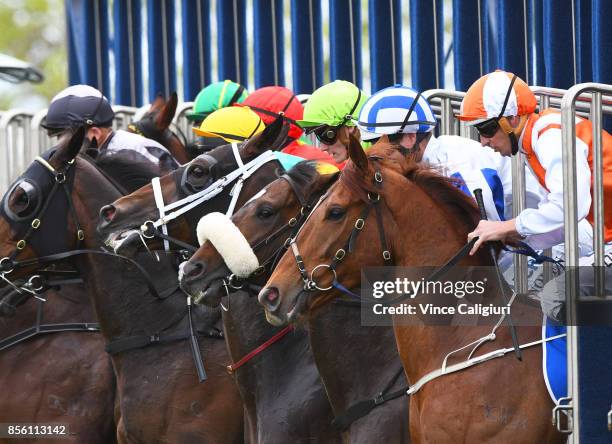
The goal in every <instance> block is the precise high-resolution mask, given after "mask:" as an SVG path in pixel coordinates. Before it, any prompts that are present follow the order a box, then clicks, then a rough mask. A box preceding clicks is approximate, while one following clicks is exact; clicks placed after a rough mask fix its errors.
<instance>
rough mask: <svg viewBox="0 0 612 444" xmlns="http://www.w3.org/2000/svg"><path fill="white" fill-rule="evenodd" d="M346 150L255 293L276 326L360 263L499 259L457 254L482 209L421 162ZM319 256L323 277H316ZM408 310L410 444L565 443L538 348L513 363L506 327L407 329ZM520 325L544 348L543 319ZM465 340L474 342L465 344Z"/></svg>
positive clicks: (345, 282)
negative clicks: (394, 163)
mask: <svg viewBox="0 0 612 444" xmlns="http://www.w3.org/2000/svg"><path fill="white" fill-rule="evenodd" d="M349 154H350V159H351V162H349V164H348V165H347V167H346V168H345V169H344V171H343V173H342V176H341V177H340V180H339V181H338V182H337V183H336V184H335V185H333V186H332V188H331V189H330V191H329V193H328V194H327V195H326V198H325V200H323V201H322V202H321V203H320V205H319V206H318V207H317V208H316V209H315V210H314V211H313V213H312V214H311V217H310V218H309V219H308V221H307V222H306V223H305V224H304V225H303V227H302V230H301V231H300V232H299V233H298V235H297V236H296V238H295V239H294V242H293V243H292V245H291V249H290V250H289V251H288V252H287V253H285V255H284V256H283V257H282V258H281V260H280V261H279V264H278V266H277V267H276V269H275V270H274V272H273V274H272V276H271V277H270V279H269V280H268V282H267V283H266V287H265V288H264V289H263V290H262V291H261V292H260V294H259V301H260V303H261V304H262V305H263V306H264V307H265V309H266V316H267V318H268V320H269V321H271V322H272V323H273V324H274V325H282V324H284V323H286V322H287V321H295V320H296V319H299V318H300V317H303V316H306V317H307V316H309V312H310V311H311V309H312V307H313V306H317V305H321V304H323V303H325V302H326V301H329V300H330V299H331V298H333V296H334V294H330V292H324V291H323V292H313V291H312V290H313V289H315V288H319V289H322V288H327V287H329V286H330V285H331V284H332V282H333V283H334V284H338V283H341V284H342V286H343V287H345V288H354V287H357V286H359V284H360V275H361V272H360V270H361V267H363V266H370V265H384V264H389V263H392V264H394V265H398V266H413V267H416V266H432V267H442V266H443V265H444V264H446V263H447V261H449V259H451V258H454V259H456V261H457V262H460V263H461V264H466V265H490V264H491V263H492V261H491V257H490V256H489V255H488V251H484V250H481V251H479V252H478V253H477V254H476V255H474V256H470V257H468V258H465V257H464V256H463V255H458V254H459V253H461V252H465V251H468V250H469V249H467V250H466V239H467V233H468V232H470V231H471V230H472V229H473V227H474V226H475V225H476V223H477V221H478V210H477V208H476V207H475V205H474V203H473V202H472V200H471V199H470V198H469V197H467V196H466V195H464V194H463V193H462V192H461V191H460V190H459V189H458V188H457V187H456V186H455V184H454V183H452V182H451V181H449V179H446V178H444V177H442V176H439V175H438V174H436V173H434V172H432V171H430V170H428V169H426V168H423V167H419V166H417V165H416V164H414V165H413V167H411V168H405V170H404V171H403V174H400V173H398V172H397V171H396V170H395V169H394V168H391V167H388V166H385V165H384V163H383V162H381V160H380V158H377V157H370V158H368V157H367V156H366V154H365V153H364V152H363V150H362V149H361V147H360V146H359V144H358V142H357V141H356V140H354V138H353V139H352V140H351V143H350V147H349ZM407 196H408V197H409V198H408V199H407V198H406V197H407ZM374 214H375V215H374ZM368 215H371V216H370V217H369V218H368ZM329 233H334V236H329ZM347 239H348V240H347ZM345 241H346V243H345ZM377 245H380V247H379V248H380V249H379V248H376V247H374V246H377ZM469 245H470V244H468V246H469ZM340 250H342V252H340ZM376 250H378V251H376ZM457 252H459V253H457ZM466 254H467V253H466ZM334 258H335V259H334ZM461 258H463V259H461ZM296 259H297V261H298V265H299V268H298V267H297V266H296ZM459 259H461V260H459ZM320 264H323V265H322V266H321V267H319V271H320V273H312V271H313V270H314V268H315V267H316V266H318V265H320ZM321 269H322V270H321ZM437 270H438V272H439V273H441V272H443V271H446V270H445V267H442V268H437ZM315 271H316V270H315ZM487 290H488V293H487V297H493V295H492V293H493V292H495V293H498V292H499V289H496V288H493V289H492V288H491V287H489V286H487ZM334 293H335V292H334ZM412 301H413V300H412V299H408V301H407V303H408V304H411V303H413V302H412ZM512 307H513V313H514V314H516V313H522V314H524V315H526V316H528V315H529V316H530V317H531V318H532V319H533V318H541V312H539V307H537V308H535V307H532V306H529V305H524V306H517V304H516V303H515V304H514V305H513V306H512ZM404 316H407V315H393V320H394V330H395V335H396V340H397V347H398V349H399V352H400V356H401V359H402V362H403V366H404V370H405V373H406V376H407V378H408V381H409V382H410V384H411V385H412V387H411V389H410V391H409V393H411V396H410V417H409V426H410V435H411V438H412V439H413V440H414V442H436V443H457V442H469V443H471V442H478V443H492V442H495V443H500V442H525V443H532V442H538V443H540V442H562V441H563V437H562V436H561V435H560V434H559V433H557V432H556V430H555V429H554V427H553V425H552V423H551V420H550V418H551V409H552V407H553V403H552V401H551V399H550V397H549V395H548V393H547V390H546V386H545V383H544V379H543V377H542V373H541V372H542V369H541V365H542V364H541V363H542V351H541V348H540V347H529V348H525V349H524V350H523V352H522V360H518V359H514V357H513V355H512V350H513V347H511V343H512V341H511V329H510V328H509V327H507V326H506V325H504V326H502V327H500V328H498V329H497V330H496V331H495V334H493V335H491V327H487V326H435V327H433V326H430V325H426V323H425V322H421V323H419V322H416V323H413V324H412V325H405V324H406V323H405V322H404V323H402V322H401V321H402V320H403V319H402V318H403V317H404ZM420 319H421V318H418V319H417V320H420ZM532 325H534V324H532ZM516 331H517V332H518V341H519V343H520V344H528V343H531V342H532V341H536V344H537V340H539V339H540V338H541V327H517V328H516ZM469 344H478V346H470V347H466V346H467V345H469ZM464 347H466V348H464ZM502 348H503V349H504V352H503V353H501V354H500V353H496V354H495V357H494V358H492V359H489V360H486V361H484V362H482V363H479V364H476V365H473V366H471V367H470V368H466V369H463V370H462V371H452V372H451V371H449V372H448V373H445V372H442V376H440V377H435V374H434V373H432V372H434V371H441V368H442V365H443V363H445V362H446V358H447V357H448V355H449V354H450V353H452V357H454V359H455V360H457V359H459V362H458V365H459V366H458V367H453V368H459V369H462V368H463V367H462V366H461V364H462V363H467V360H468V357H471V353H472V352H474V353H475V352H476V351H478V353H477V354H476V357H480V356H483V354H486V353H487V352H492V351H497V350H499V349H502ZM508 350H510V353H506V352H507V351H508ZM424 377H425V378H426V379H422V378H424ZM429 378H431V379H429Z"/></svg>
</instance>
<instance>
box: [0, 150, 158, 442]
mask: <svg viewBox="0 0 612 444" xmlns="http://www.w3.org/2000/svg"><path fill="white" fill-rule="evenodd" d="M83 159H87V160H88V161H90V162H95V163H96V165H97V166H98V167H99V169H100V172H101V173H102V174H105V175H106V176H107V179H109V181H111V182H115V186H116V187H117V189H119V190H121V191H122V193H124V194H125V193H126V192H127V191H129V192H131V191H134V190H135V189H137V188H140V187H141V186H142V185H143V184H144V183H148V182H150V180H151V179H152V178H153V177H156V176H158V175H159V169H158V168H156V167H155V166H154V165H153V164H151V163H149V162H146V163H145V162H142V163H135V162H134V160H133V158H132V157H131V156H130V155H129V153H128V152H127V151H119V152H117V153H113V155H104V154H102V155H98V156H97V157H96V158H95V160H94V159H92V158H89V157H87V156H84V157H83ZM32 197H33V198H35V196H32ZM74 280H75V279H72V280H70V279H69V280H68V281H66V279H62V281H66V283H64V284H62V286H61V288H60V289H49V290H47V291H45V292H44V295H42V296H41V299H36V298H34V297H32V295H31V293H28V292H26V291H21V292H17V291H16V290H14V289H13V288H11V287H8V290H10V291H9V292H8V294H6V295H5V296H3V297H2V299H1V300H0V317H2V318H0V324H1V327H0V348H1V349H2V350H0V384H1V385H2V387H4V396H3V397H2V401H1V403H0V421H3V422H7V423H8V422H16V421H17V422H29V423H44V422H53V421H56V422H61V421H62V420H64V422H69V425H70V431H71V433H74V434H75V436H78V437H79V439H81V440H82V441H84V442H85V441H86V442H92V443H93V442H101V443H107V442H114V441H115V440H116V430H117V428H116V426H115V424H114V421H113V410H114V405H113V404H114V394H115V380H114V373H113V369H112V366H111V362H110V359H109V357H108V355H107V353H106V352H105V351H104V345H105V342H104V338H103V337H102V336H101V335H100V334H99V331H98V330H99V329H98V328H97V324H94V321H95V316H94V313H93V307H92V305H91V302H90V299H89V297H88V295H87V292H86V291H85V287H84V286H83V285H82V284H74V283H71V282H70V281H74ZM43 299H44V300H47V301H48V302H43V301H42V300H43ZM36 329H38V330H39V331H42V332H41V333H37V332H36V331H35V330H36ZM83 333H87V334H83ZM66 350H70V353H66ZM13 362H18V363H19V364H18V365H13V364H12V363H13ZM37 373H40V374H44V377H42V378H33V377H32V375H35V374H37ZM68 381H69V382H68ZM66 418H69V420H68V421H67V420H66Z"/></svg>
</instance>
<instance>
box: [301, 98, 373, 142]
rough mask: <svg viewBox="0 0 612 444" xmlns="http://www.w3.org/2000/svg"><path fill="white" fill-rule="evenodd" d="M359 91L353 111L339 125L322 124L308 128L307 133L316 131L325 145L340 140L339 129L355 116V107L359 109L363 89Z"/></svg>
mask: <svg viewBox="0 0 612 444" xmlns="http://www.w3.org/2000/svg"><path fill="white" fill-rule="evenodd" d="M358 91H359V92H358V93H357V100H355V104H354V105H353V107H352V108H351V111H350V112H349V113H348V114H347V115H346V116H344V118H343V119H342V121H341V122H340V123H339V124H338V125H335V126H331V125H320V126H317V127H314V128H312V129H309V130H307V131H306V134H310V133H313V132H314V134H315V136H316V137H317V140H318V141H319V142H321V143H324V144H325V145H333V144H334V143H336V140H338V131H340V128H342V127H343V126H344V125H345V124H346V122H348V121H349V120H351V119H352V118H353V113H354V112H355V109H357V105H359V100H361V90H358Z"/></svg>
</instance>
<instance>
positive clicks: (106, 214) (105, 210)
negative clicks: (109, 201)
mask: <svg viewBox="0 0 612 444" xmlns="http://www.w3.org/2000/svg"><path fill="white" fill-rule="evenodd" d="M116 213H117V209H116V208H115V207H114V206H112V205H106V206H104V207H102V209H101V210H100V218H101V219H102V220H103V221H104V222H111V221H112V220H113V218H114V217H115V214H116Z"/></svg>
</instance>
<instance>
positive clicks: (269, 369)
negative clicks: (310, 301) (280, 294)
mask: <svg viewBox="0 0 612 444" xmlns="http://www.w3.org/2000/svg"><path fill="white" fill-rule="evenodd" d="M230 299H231V301H230V302H229V304H230V309H229V311H227V312H223V325H224V328H225V332H226V342H227V346H228V350H229V353H230V356H231V358H232V360H233V361H234V362H236V361H238V360H239V359H240V358H242V357H243V356H245V355H246V354H247V353H249V352H251V351H252V350H254V349H255V348H257V347H258V346H260V345H261V344H263V343H264V342H265V341H267V340H268V339H269V338H270V337H272V336H273V335H274V334H276V333H277V332H279V331H280V329H279V328H278V327H273V326H272V325H271V324H269V323H268V322H267V321H266V318H265V314H264V310H263V307H262V306H261V305H259V303H258V301H257V298H256V297H252V296H249V294H248V293H246V292H242V291H239V292H236V293H234V294H232V295H231V296H230ZM307 342H308V341H307V337H306V334H305V332H304V331H296V332H292V333H291V334H289V335H287V336H285V337H284V338H283V339H282V340H281V341H279V342H276V343H274V344H273V345H272V346H270V348H268V349H266V350H264V351H262V352H261V354H262V356H261V358H260V359H258V361H257V365H256V366H254V365H253V362H249V363H248V364H245V366H244V367H243V368H242V369H241V370H240V374H243V375H244V374H248V375H249V376H248V378H239V383H240V384H241V385H242V386H243V388H246V389H247V390H248V391H250V392H255V391H257V390H261V389H264V390H268V389H269V384H272V383H276V384H279V382H280V379H282V375H279V374H278V372H277V371H276V370H278V369H279V368H287V366H286V361H288V360H289V361H292V362H293V360H294V359H295V360H299V359H300V358H299V355H300V354H303V348H304V346H307ZM256 359H257V358H256ZM283 362H285V363H283ZM274 381H275V382H274Z"/></svg>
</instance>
